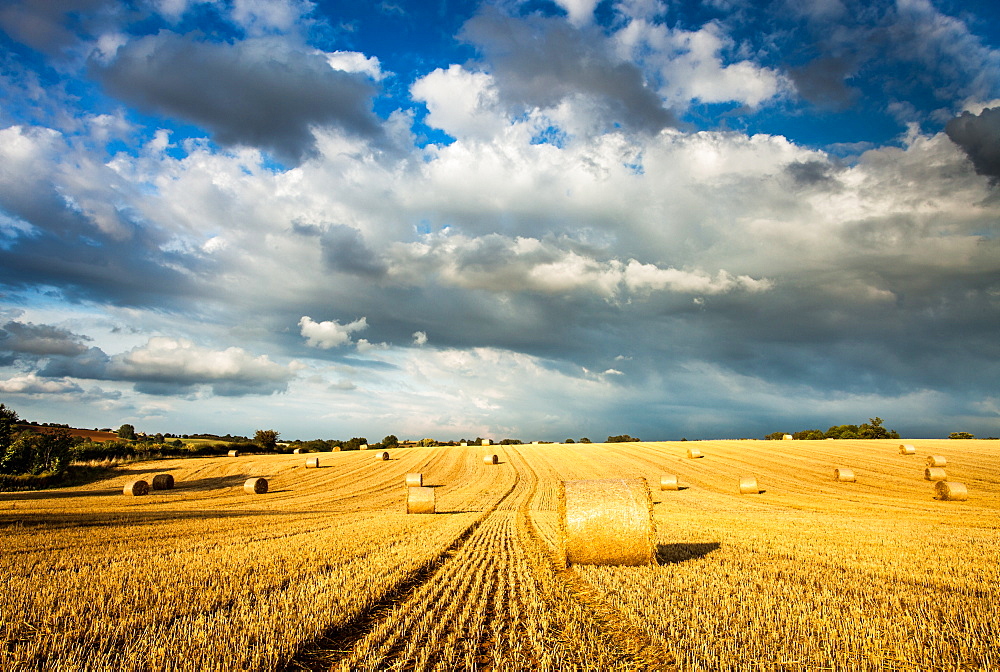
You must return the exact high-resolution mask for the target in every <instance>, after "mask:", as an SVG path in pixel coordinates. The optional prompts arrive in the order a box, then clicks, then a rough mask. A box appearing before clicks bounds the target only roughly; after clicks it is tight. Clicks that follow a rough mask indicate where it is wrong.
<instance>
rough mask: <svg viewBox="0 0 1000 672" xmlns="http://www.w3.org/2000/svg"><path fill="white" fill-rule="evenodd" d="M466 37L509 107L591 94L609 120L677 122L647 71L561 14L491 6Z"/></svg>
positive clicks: (644, 127) (636, 126)
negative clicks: (516, 13) (512, 12)
mask: <svg viewBox="0 0 1000 672" xmlns="http://www.w3.org/2000/svg"><path fill="white" fill-rule="evenodd" d="M460 37H461V38H462V39H464V40H466V41H468V42H470V43H471V44H473V45H474V46H475V47H477V48H478V49H479V50H480V52H481V53H482V54H483V57H484V59H485V61H486V63H487V66H488V69H489V70H490V71H491V72H492V74H493V75H494V76H495V80H496V85H497V87H498V89H499V90H500V92H501V95H502V96H503V97H504V99H505V101H506V102H507V103H508V104H510V105H511V106H516V107H523V106H539V107H551V106H554V105H557V104H559V103H560V102H561V101H562V100H564V99H566V98H569V97H572V96H575V95H579V94H582V95H586V96H589V97H591V98H593V99H595V100H597V101H599V103H600V105H601V107H602V108H603V110H602V117H603V119H602V120H603V121H604V123H606V124H608V125H609V126H610V125H613V124H621V125H623V126H625V127H627V128H630V129H632V130H640V131H650V132H656V131H659V130H661V129H663V128H665V127H667V126H675V125H676V124H677V120H676V118H675V117H674V115H673V113H671V112H670V111H669V110H666V109H664V108H663V105H662V101H661V100H660V97H659V96H658V95H657V94H656V92H655V91H653V90H652V89H650V88H649V87H647V86H646V84H645V82H644V81H643V76H642V72H641V70H640V69H639V68H638V67H637V66H636V65H634V64H632V63H624V62H620V61H618V60H616V59H615V58H614V57H613V55H612V54H611V53H610V51H609V48H608V43H607V39H606V38H605V37H604V36H603V35H602V34H601V33H600V32H598V31H597V30H596V29H583V30H578V29H576V28H574V27H572V26H571V25H569V24H568V23H566V22H565V21H564V20H562V19H551V18H544V17H540V16H529V17H524V18H515V17H510V16H505V15H503V14H501V13H500V12H498V11H496V10H494V9H485V10H483V11H482V12H481V13H480V14H478V15H476V16H475V17H473V18H472V19H470V20H469V21H468V22H466V24H465V26H464V27H463V29H462V32H461V35H460Z"/></svg>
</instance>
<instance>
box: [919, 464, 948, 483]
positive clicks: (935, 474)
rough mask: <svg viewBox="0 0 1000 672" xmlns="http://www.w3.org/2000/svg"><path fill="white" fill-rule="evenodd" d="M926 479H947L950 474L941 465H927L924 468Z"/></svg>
mask: <svg viewBox="0 0 1000 672" xmlns="http://www.w3.org/2000/svg"><path fill="white" fill-rule="evenodd" d="M924 480H925V481H946V480H948V474H947V473H945V470H944V469H942V468H941V467H927V468H926V469H924Z"/></svg>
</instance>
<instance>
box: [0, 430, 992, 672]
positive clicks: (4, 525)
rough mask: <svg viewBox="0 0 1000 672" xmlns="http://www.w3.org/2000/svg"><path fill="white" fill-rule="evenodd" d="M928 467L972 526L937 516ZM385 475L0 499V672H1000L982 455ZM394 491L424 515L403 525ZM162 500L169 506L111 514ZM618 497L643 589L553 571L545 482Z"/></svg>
mask: <svg viewBox="0 0 1000 672" xmlns="http://www.w3.org/2000/svg"><path fill="white" fill-rule="evenodd" d="M901 443H907V444H912V445H913V446H914V447H915V448H916V454H915V455H901V454H900V453H899V451H898V446H899V445H900V444H901ZM689 447H696V448H698V449H699V450H701V452H702V453H703V455H704V457H703V458H700V459H690V458H688V457H686V455H687V449H688V448H689ZM490 452H495V453H497V454H498V455H499V458H500V459H499V462H500V463H499V464H496V465H490V464H485V463H484V460H483V456H484V455H485V454H488V453H490ZM932 455H937V456H942V457H944V458H945V459H946V461H947V465H946V466H945V467H944V469H945V470H946V472H947V480H948V481H950V482H958V483H962V484H964V485H965V486H966V488H967V490H968V500H967V501H939V500H936V499H934V492H935V484H934V483H933V482H930V481H927V480H925V479H924V470H925V467H926V459H927V458H928V457H929V456H932ZM390 456H391V459H390V460H388V461H382V460H379V459H377V458H376V455H375V454H374V451H356V452H337V453H319V454H310V455H309V456H308V457H311V458H314V457H319V459H320V466H319V468H310V469H307V468H305V460H306V456H300V455H266V456H258V455H249V456H243V457H238V458H229V457H211V458H186V459H175V460H162V461H157V462H148V463H139V464H131V465H128V466H126V467H120V468H118V469H117V470H116V471H115V473H114V475H113V476H112V477H108V478H105V479H104V480H101V481H99V482H95V483H92V484H90V485H86V486H81V487H75V488H66V489H57V490H49V491H39V492H15V493H0V530H2V536H0V575H2V576H3V579H4V588H5V589H4V590H3V591H0V633H2V636H3V640H4V646H3V647H2V648H0V669H4V670H35V669H46V670H52V669H60V670H77V669H78V670H150V669H153V670H161V669H186V670H189V669H199V670H201V669H204V670H212V669H217V670H238V669H247V670H267V669H292V670H295V669H316V670H327V669H335V670H340V669H344V670H354V669H358V670H384V669H418V670H425V669H428V670H429V669H470V670H471V669H477V670H489V669H495V670H514V669H541V670H566V669H578V670H584V669H586V670H644V669H649V670H657V669H663V670H670V669H684V670H725V669H733V670H737V669H738V670H747V669H765V670H777V669H782V670H815V669H834V670H868V669H871V670H876V669H877V670H897V669H898V670H956V669H1000V646H998V644H997V643H998V642H1000V627H998V625H997V619H996V616H995V609H996V605H997V604H998V603H1000V569H998V568H1000V442H997V441H986V440H904V441H898V440H895V441H699V442H661V443H620V444H589V445H588V444H576V445H525V446H493V447H490V448H486V447H481V446H470V447H467V448H466V447H437V448H406V449H397V450H392V451H390ZM836 468H842V469H850V470H852V471H853V472H854V474H855V476H856V481H855V482H837V481H835V480H834V469H836ZM414 472H419V473H422V474H423V482H424V485H425V486H432V487H434V488H435V494H436V507H437V513H436V514H434V515H417V514H409V515H408V514H407V513H406V488H405V487H404V478H405V476H406V474H408V473H414ZM158 473H169V474H171V475H172V476H173V477H174V479H175V487H174V489H172V490H157V491H152V492H151V493H150V494H148V495H145V496H139V497H132V496H126V495H123V494H122V488H123V486H124V485H125V483H126V482H128V481H132V480H135V479H137V478H145V479H146V480H149V481H151V480H152V476H153V475H154V474H158ZM664 474H674V475H676V476H677V477H678V480H679V483H680V489H679V490H676V491H661V490H660V489H659V483H660V477H661V476H662V475H664ZM746 476H753V477H755V478H756V479H757V483H758V485H759V487H760V489H761V490H762V492H761V493H760V494H740V493H739V491H738V485H739V481H740V479H741V478H742V477H746ZM251 477H263V478H266V479H267V480H268V482H269V486H270V488H269V492H267V493H266V494H260V495H253V494H248V493H246V492H245V491H244V489H243V484H244V482H245V481H246V480H247V479H248V478H251ZM634 477H644V478H646V479H647V480H648V481H649V484H650V488H651V491H652V495H653V502H654V504H653V509H654V519H655V523H656V529H657V562H656V563H655V564H652V565H649V566H640V567H614V566H572V567H569V568H567V567H565V566H564V565H563V563H562V562H561V554H560V552H559V548H560V539H559V536H560V531H559V523H558V520H557V502H556V489H557V485H558V482H559V481H560V480H576V479H596V478H634ZM595 514H597V515H599V514H600V511H599V510H596V511H595Z"/></svg>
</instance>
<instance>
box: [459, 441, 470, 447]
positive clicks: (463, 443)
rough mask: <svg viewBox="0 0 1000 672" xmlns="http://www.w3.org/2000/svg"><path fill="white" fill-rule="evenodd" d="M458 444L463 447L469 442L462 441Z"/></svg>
mask: <svg viewBox="0 0 1000 672" xmlns="http://www.w3.org/2000/svg"><path fill="white" fill-rule="evenodd" d="M459 445H460V446H462V447H463V448H464V447H465V446H468V445H469V442H468V441H462V443H460V444H459Z"/></svg>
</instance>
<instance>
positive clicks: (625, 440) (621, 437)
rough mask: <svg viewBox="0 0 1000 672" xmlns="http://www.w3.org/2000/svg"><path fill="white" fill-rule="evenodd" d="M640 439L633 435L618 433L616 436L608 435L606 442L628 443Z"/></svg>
mask: <svg viewBox="0 0 1000 672" xmlns="http://www.w3.org/2000/svg"><path fill="white" fill-rule="evenodd" d="M641 440H642V439H637V438H635V437H632V436H629V435H628V434H619V435H618V436H609V437H608V440H607V443H628V442H630V441H641Z"/></svg>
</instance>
